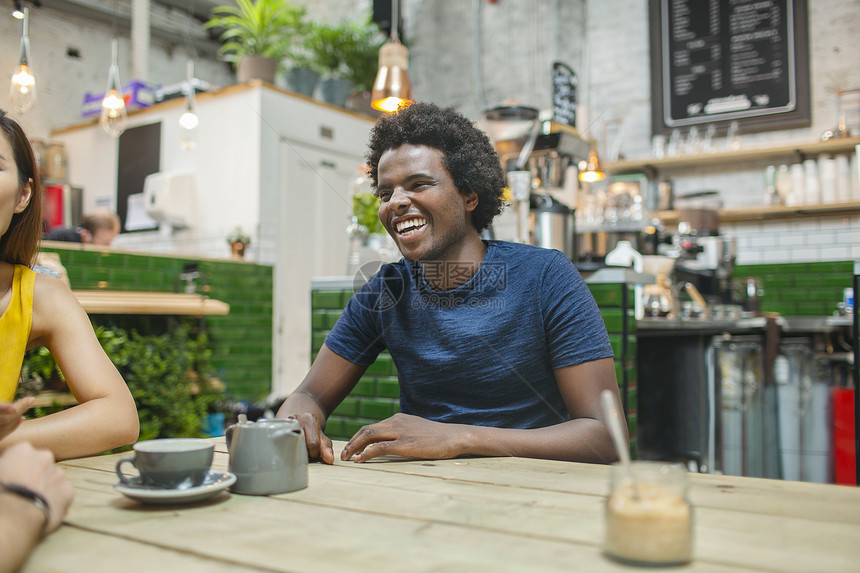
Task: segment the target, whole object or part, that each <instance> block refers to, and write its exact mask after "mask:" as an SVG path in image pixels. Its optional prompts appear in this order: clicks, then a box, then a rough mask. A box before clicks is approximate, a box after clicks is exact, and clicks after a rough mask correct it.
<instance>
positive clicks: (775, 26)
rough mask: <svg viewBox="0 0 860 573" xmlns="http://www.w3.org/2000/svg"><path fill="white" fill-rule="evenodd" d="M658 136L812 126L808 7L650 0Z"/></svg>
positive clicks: (783, 0) (790, 2)
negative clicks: (712, 128)
mask: <svg viewBox="0 0 860 573" xmlns="http://www.w3.org/2000/svg"><path fill="white" fill-rule="evenodd" d="M650 1H651V4H650V20H651V78H652V92H653V106H652V110H653V112H652V119H653V124H654V125H653V127H654V132H655V133H661V132H662V133H665V132H667V131H671V130H672V129H675V128H685V127H689V126H693V125H701V124H716V125H720V124H727V123H729V122H732V121H737V122H738V123H739V125H740V126H742V129H743V130H745V131H746V130H750V131H752V130H764V129H787V128H793V127H801V126H806V125H809V119H810V113H809V61H808V60H809V57H808V51H809V48H808V40H807V18H806V0H650Z"/></svg>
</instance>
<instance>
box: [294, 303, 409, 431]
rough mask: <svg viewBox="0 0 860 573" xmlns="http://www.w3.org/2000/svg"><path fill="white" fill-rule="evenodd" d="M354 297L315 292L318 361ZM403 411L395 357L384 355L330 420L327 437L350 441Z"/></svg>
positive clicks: (314, 336)
mask: <svg viewBox="0 0 860 573" xmlns="http://www.w3.org/2000/svg"><path fill="white" fill-rule="evenodd" d="M351 296H352V291H351V290H344V291H321V290H314V291H312V293H311V330H312V332H313V334H312V348H311V351H312V354H313V356H314V357H316V353H317V352H318V351H319V349H320V347H321V346H322V344H323V341H325V336H326V334H328V331H329V330H331V327H332V326H334V323H335V322H337V318H338V317H339V316H340V313H341V311H342V310H343V307H344V306H346V301H348V300H349V298H350V297H351ZM399 411H400V388H399V386H398V383H397V370H396V369H395V368H394V362H393V361H392V360H391V356H390V355H389V354H388V353H387V352H383V353H382V354H380V355H379V357H378V358H377V359H376V362H374V363H373V364H371V365H370V367H368V369H367V371H366V372H365V373H364V376H363V377H362V378H361V380H359V381H358V384H356V385H355V388H353V390H352V392H350V394H349V396H348V397H347V398H346V399H344V401H343V402H342V403H341V404H340V406H338V407H337V408H335V410H334V412H332V415H331V416H329V419H328V422H326V435H327V436H329V437H330V438H332V439H335V440H348V439H349V438H351V437H352V435H353V434H355V432H357V431H358V430H359V429H360V428H361V427H362V426H366V425H367V424H372V423H374V422H377V421H379V420H384V419H385V418H388V417H389V416H391V415H393V414H396V413H397V412H399Z"/></svg>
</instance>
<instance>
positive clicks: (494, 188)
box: [366, 102, 506, 232]
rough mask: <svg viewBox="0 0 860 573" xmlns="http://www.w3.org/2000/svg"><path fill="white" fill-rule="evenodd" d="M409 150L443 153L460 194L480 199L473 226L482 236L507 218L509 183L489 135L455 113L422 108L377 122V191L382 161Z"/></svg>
mask: <svg viewBox="0 0 860 573" xmlns="http://www.w3.org/2000/svg"><path fill="white" fill-rule="evenodd" d="M405 144H411V145H426V146H428V147H433V148H435V149H438V150H439V151H441V152H442V160H443V165H444V166H445V168H446V169H447V170H448V173H450V174H451V179H452V180H453V182H454V186H455V187H457V190H458V191H460V193H463V194H466V193H469V192H471V191H474V192H475V193H476V194H477V195H478V206H477V207H475V210H474V211H473V212H472V225H473V226H474V227H475V229H477V230H478V231H479V232H480V231H483V230H484V229H485V228H487V226H488V225H489V224H490V223H491V222H492V220H493V217H495V216H496V215H498V214H499V213H500V212H501V210H502V193H503V191H504V188H505V185H506V183H505V174H504V171H503V169H502V164H501V161H500V160H499V156H498V154H497V153H496V149H495V148H494V147H493V144H492V143H491V142H490V139H489V138H488V137H487V135H486V134H485V133H484V132H483V131H481V130H480V129H479V128H477V127H475V125H473V124H472V122H471V121H469V120H468V119H467V118H466V117H464V116H462V115H460V113H458V112H457V111H455V110H454V108H441V107H439V106H437V105H434V104H432V103H424V102H416V103H413V104H412V105H410V106H409V107H406V108H402V109H400V110H399V111H397V112H395V113H390V114H386V115H383V116H382V117H380V118H379V119H378V120H377V122H376V125H374V126H373V129H372V130H371V132H370V142H369V143H368V151H367V156H366V157H367V164H368V166H369V167H370V179H371V181H372V182H373V188H374V189H376V187H377V185H378V184H379V158H380V157H382V154H383V153H384V152H385V151H387V150H389V149H395V148H397V147H400V146H401V145H405Z"/></svg>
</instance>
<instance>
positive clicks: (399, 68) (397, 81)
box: [370, 0, 412, 112]
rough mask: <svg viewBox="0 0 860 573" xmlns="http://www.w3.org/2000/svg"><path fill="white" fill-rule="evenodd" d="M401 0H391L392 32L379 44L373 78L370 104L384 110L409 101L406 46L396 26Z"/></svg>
mask: <svg viewBox="0 0 860 573" xmlns="http://www.w3.org/2000/svg"><path fill="white" fill-rule="evenodd" d="M399 7H400V0H391V36H390V37H389V39H388V42H386V43H385V44H383V45H382V47H381V48H379V71H378V72H376V80H374V82H373V90H372V91H371V94H370V106H371V107H372V108H373V109H376V110H379V111H385V112H393V111H397V110H398V109H400V108H401V107H406V106H408V105H409V104H411V103H412V84H410V82H409V49H408V48H407V47H406V46H404V45H403V44H401V43H400V38H399V37H398V34H397V26H398V25H399V23H400V15H399V13H398V9H399Z"/></svg>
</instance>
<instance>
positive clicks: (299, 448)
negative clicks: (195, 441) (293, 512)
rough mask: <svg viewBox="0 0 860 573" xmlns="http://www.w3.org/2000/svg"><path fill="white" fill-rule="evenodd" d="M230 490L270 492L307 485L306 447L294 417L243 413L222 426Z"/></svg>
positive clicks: (284, 490) (282, 491)
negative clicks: (255, 416) (233, 480)
mask: <svg viewBox="0 0 860 573" xmlns="http://www.w3.org/2000/svg"><path fill="white" fill-rule="evenodd" d="M226 437H227V449H228V450H229V452H230V467H229V469H230V472H231V473H233V474H234V475H235V476H236V483H235V484H233V486H232V487H231V488H230V491H232V492H234V493H244V494H250V495H270V494H276V493H286V492H290V491H296V490H299V489H303V488H305V487H307V485H308V449H307V446H306V445H305V435H304V432H303V430H302V427H301V424H299V422H298V420H294V419H284V418H263V419H260V420H258V421H257V422H249V421H247V420H246V419H245V418H244V416H242V417H240V419H239V422H238V423H236V424H233V425H232V426H230V427H228V428H227V430H226Z"/></svg>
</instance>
